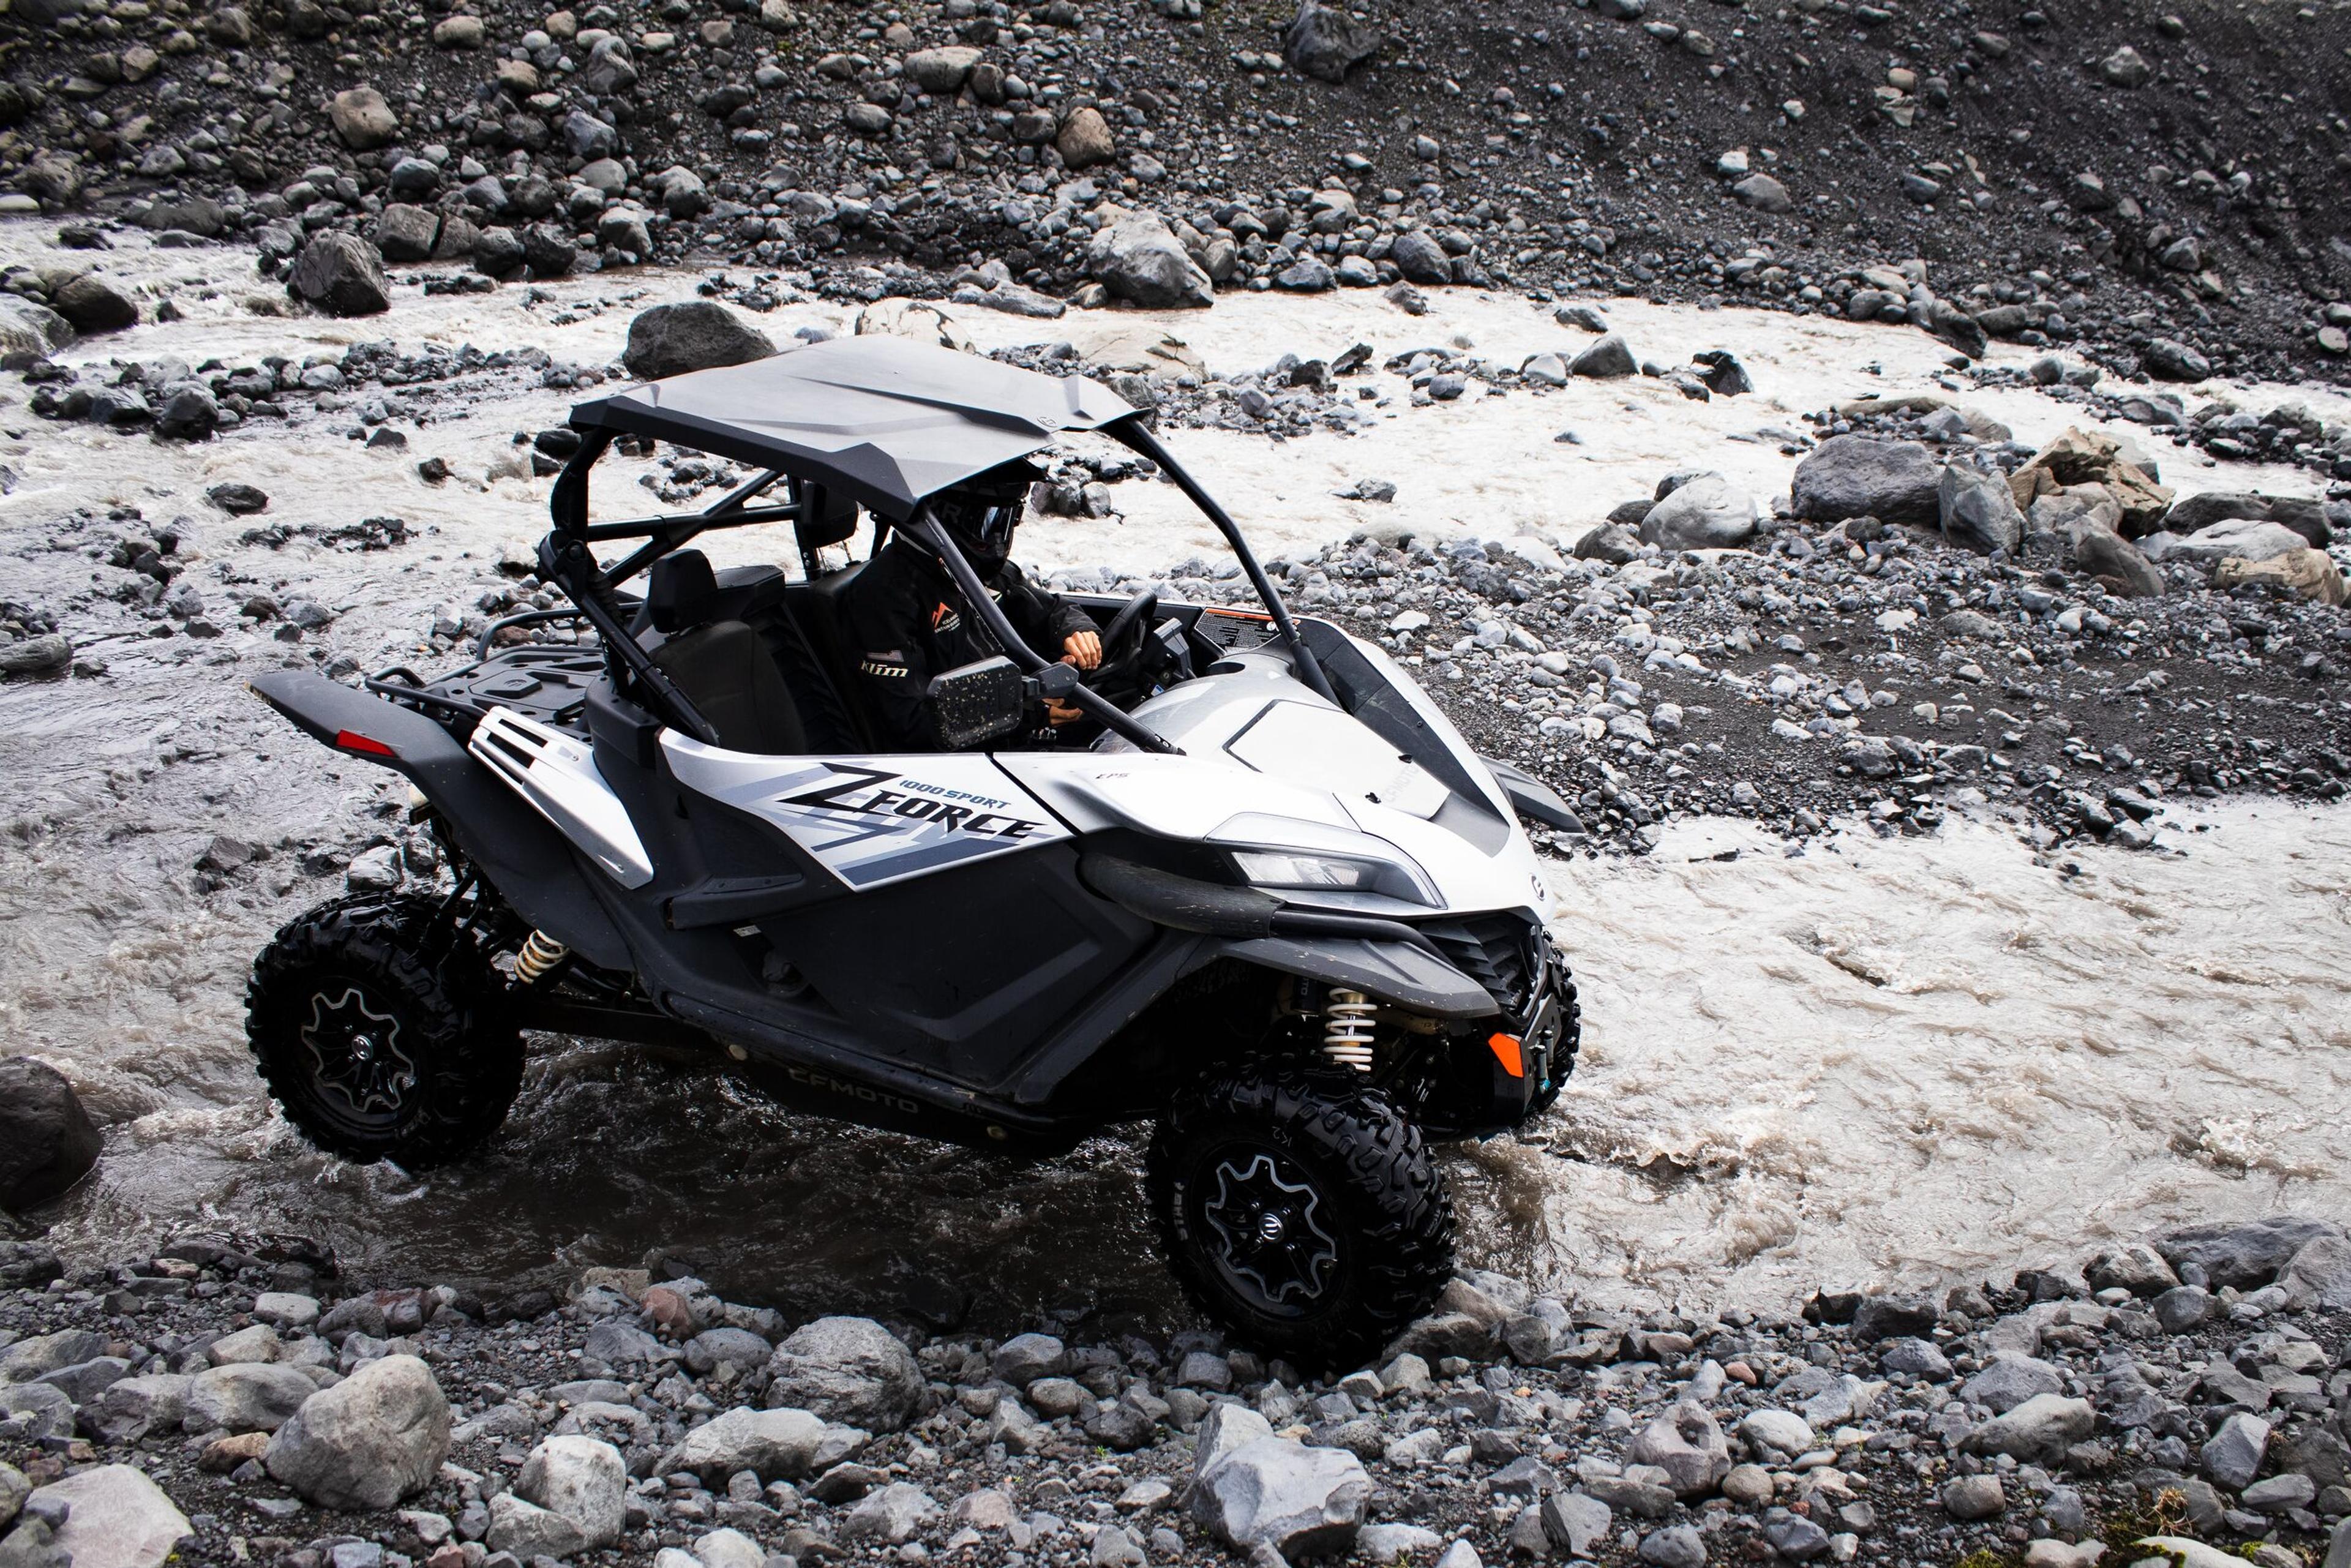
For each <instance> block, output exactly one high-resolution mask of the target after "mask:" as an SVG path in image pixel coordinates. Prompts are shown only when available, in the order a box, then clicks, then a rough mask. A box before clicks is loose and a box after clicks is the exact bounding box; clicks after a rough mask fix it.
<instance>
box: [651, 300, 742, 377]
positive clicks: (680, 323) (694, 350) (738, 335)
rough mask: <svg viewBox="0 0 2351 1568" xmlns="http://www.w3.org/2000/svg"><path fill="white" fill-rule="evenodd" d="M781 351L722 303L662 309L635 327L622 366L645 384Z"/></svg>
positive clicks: (702, 302) (689, 303) (701, 302)
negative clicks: (666, 377) (645, 382)
mask: <svg viewBox="0 0 2351 1568" xmlns="http://www.w3.org/2000/svg"><path fill="white" fill-rule="evenodd" d="M775 351H776V345H775V344H774V343H773V342H771V341H769V340H768V335H767V334H766V333H764V332H761V331H760V330H759V329H757V328H755V327H753V326H752V325H750V323H748V322H747V321H745V320H744V319H742V318H741V317H740V316H737V314H735V312H733V311H732V310H729V309H727V308H726V307H725V306H724V305H721V304H719V303H717V302H716V300H709V299H695V300H688V301H686V302H685V303H684V304H679V305H656V306H654V307H653V308H652V309H650V310H643V311H640V312H638V314H637V316H636V318H635V319H633V320H632V321H631V322H630V323H629V345H628V348H627V350H625V351H624V352H622V356H621V363H622V365H623V366H625V367H626V368H627V370H628V372H629V373H630V374H631V375H632V376H635V377H636V378H637V379H638V380H640V381H648V382H651V381H659V380H661V379H662V378H663V377H664V376H676V375H684V373H685V372H686V371H700V370H707V369H709V368H711V367H712V366H714V365H739V364H743V363H746V362H747V361H752V360H764V359H766V358H767V357H768V355H770V354H772V353H774V352H775Z"/></svg>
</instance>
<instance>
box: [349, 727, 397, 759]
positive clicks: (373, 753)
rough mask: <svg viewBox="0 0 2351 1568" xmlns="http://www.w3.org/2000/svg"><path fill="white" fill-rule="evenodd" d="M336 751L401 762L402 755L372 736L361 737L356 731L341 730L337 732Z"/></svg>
mask: <svg viewBox="0 0 2351 1568" xmlns="http://www.w3.org/2000/svg"><path fill="white" fill-rule="evenodd" d="M335 749H336V750H338V751H356V752H358V753H359V754H360V756H362V757H389V758H392V759H393V760H394V761H397V760H399V758H400V753H398V752H397V751H394V750H393V749H392V747H389V746H386V745H385V744H384V743H383V742H382V741H381V740H378V739H376V738H375V737H373V736H371V735H361V734H360V732H359V731H358V730H355V729H339V730H337V731H335Z"/></svg>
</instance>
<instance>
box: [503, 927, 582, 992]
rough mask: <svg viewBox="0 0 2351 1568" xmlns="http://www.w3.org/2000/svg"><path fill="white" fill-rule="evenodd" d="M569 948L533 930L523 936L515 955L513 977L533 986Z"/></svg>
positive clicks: (541, 932) (543, 933) (565, 955)
mask: <svg viewBox="0 0 2351 1568" xmlns="http://www.w3.org/2000/svg"><path fill="white" fill-rule="evenodd" d="M569 956H571V949H570V948H569V947H566V946H564V945H563V944H562V943H560V942H558V941H557V940H556V939H555V938H554V937H552V936H549V935H548V934H547V933H546V932H544V931H533V932H532V933H531V934H530V935H529V936H526V937H524V938H523V943H522V951H521V952H519V953H517V954H516V955H515V978H516V979H517V980H518V981H520V982H521V983H522V984H524V985H526V986H535V985H537V984H538V982H539V981H540V980H541V979H542V978H544V977H546V974H547V972H548V971H549V969H552V968H554V967H555V966H557V965H558V964H560V963H561V962H563V960H564V959H566V958H568V957H569Z"/></svg>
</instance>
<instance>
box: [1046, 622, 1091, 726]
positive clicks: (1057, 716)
mask: <svg viewBox="0 0 2351 1568" xmlns="http://www.w3.org/2000/svg"><path fill="white" fill-rule="evenodd" d="M1071 640H1072V641H1075V639H1071ZM1085 716H1086V710H1085V709H1083V708H1081V707H1080V706H1077V704H1075V703H1061V702H1050V701H1049V702H1047V703H1046V705H1045V722H1046V723H1048V724H1050V725H1051V726H1052V727H1054V728H1055V729H1059V728H1061V727H1062V726H1063V725H1065V724H1075V723H1077V722H1078V720H1080V719H1081V718H1083V717H1085Z"/></svg>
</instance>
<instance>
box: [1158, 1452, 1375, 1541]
mask: <svg viewBox="0 0 2351 1568" xmlns="http://www.w3.org/2000/svg"><path fill="white" fill-rule="evenodd" d="M1371 1495H1372V1481H1371V1477H1370V1476H1369V1475H1368V1474H1366V1473H1365V1472H1364V1463H1363V1461H1362V1460H1361V1459H1358V1458H1355V1456H1354V1455H1353V1454H1351V1453H1348V1452H1347V1451H1346V1450H1344V1449H1343V1448H1308V1447H1307V1446H1306V1445H1305V1444H1303V1443H1301V1442H1298V1441H1296V1440H1295V1439H1293V1438H1290V1437H1256V1438H1252V1439H1251V1440H1249V1441H1248V1442H1245V1443H1241V1444H1239V1445H1238V1446H1236V1447H1233V1448H1226V1449H1224V1450H1223V1451H1221V1452H1219V1453H1218V1454H1217V1456H1216V1457H1215V1458H1214V1459H1212V1460H1211V1461H1210V1462H1209V1463H1208V1464H1207V1465H1205V1466H1203V1467H1201V1469H1199V1471H1198V1472H1197V1473H1196V1475H1195V1477H1194V1478H1193V1481H1192V1490H1191V1495H1190V1508H1191V1511H1192V1517H1193V1518H1194V1519H1196V1520H1197V1521H1199V1522H1200V1524H1201V1525H1202V1526H1203V1527H1204V1528H1206V1529H1207V1531H1208V1533H1209V1534H1211V1535H1213V1536H1215V1537H1216V1538H1217V1540H1218V1541H1220V1542H1223V1543H1224V1544H1225V1545H1227V1546H1228V1547H1231V1548H1232V1549H1233V1550H1234V1551H1236V1552H1250V1551H1253V1550H1255V1549H1256V1548H1257V1547H1259V1546H1270V1547H1272V1548H1273V1549H1274V1550H1275V1551H1277V1552H1280V1553H1281V1555H1282V1556H1283V1557H1284V1558H1286V1559H1289V1560H1290V1561H1293V1562H1294V1561H1296V1560H1297V1559H1298V1558H1300V1557H1305V1556H1314V1555H1318V1554H1320V1553H1323V1552H1340V1551H1344V1550H1345V1549H1346V1548H1347V1547H1348V1546H1349V1545H1350V1544H1351V1543H1352V1542H1353V1541H1354V1539H1355V1532H1356V1531H1359V1530H1361V1529H1362V1528H1363V1524H1364V1509H1365V1508H1366V1507H1367V1506H1368V1504H1369V1503H1370V1501H1371Z"/></svg>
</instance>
